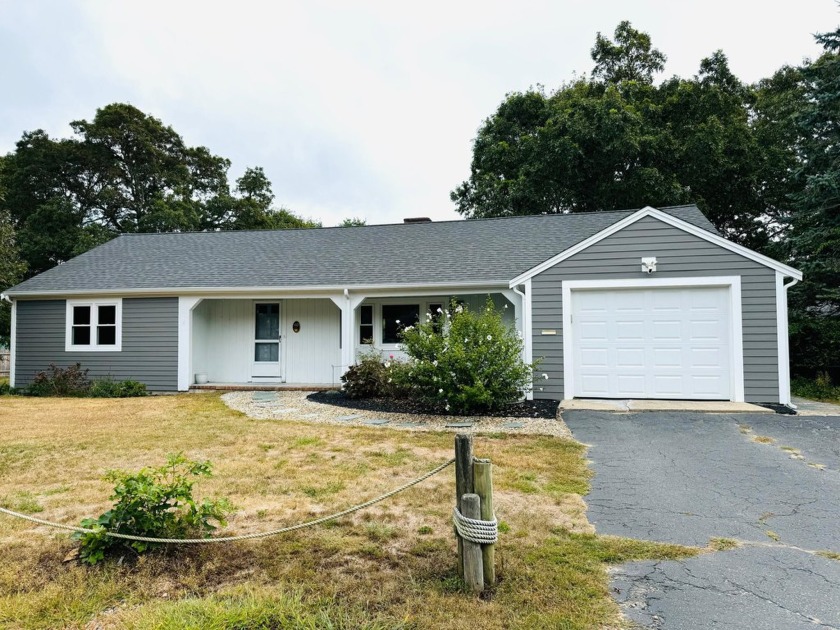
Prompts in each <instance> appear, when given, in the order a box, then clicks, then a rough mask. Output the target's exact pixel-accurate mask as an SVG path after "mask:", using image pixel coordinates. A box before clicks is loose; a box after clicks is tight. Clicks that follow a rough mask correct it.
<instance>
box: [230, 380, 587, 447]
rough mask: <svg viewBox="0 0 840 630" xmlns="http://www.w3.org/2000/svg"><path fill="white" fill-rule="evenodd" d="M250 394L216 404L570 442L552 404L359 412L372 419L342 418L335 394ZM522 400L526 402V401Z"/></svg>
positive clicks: (256, 413)
mask: <svg viewBox="0 0 840 630" xmlns="http://www.w3.org/2000/svg"><path fill="white" fill-rule="evenodd" d="M319 393H320V392H319ZM254 394H255V393H254V392H247V391H244V392H243V391H236V392H228V393H226V394H224V395H222V400H223V401H224V403H225V404H226V405H227V406H228V407H230V408H231V409H235V410H236V411H241V412H242V413H244V414H245V415H247V416H248V417H250V418H255V419H258V420H283V421H287V422H293V421H299V422H307V423H311V424H333V425H350V426H364V427H368V428H373V427H381V428H383V429H393V430H397V431H451V432H453V433H454V432H459V433H523V434H538V435H553V436H557V437H562V438H569V439H572V435H571V432H570V431H569V429H568V427H567V426H566V423H565V422H563V419H562V417H560V415H559V414H558V412H557V403H556V402H555V401H542V400H541V401H533V402H534V403H538V404H537V405H535V406H534V407H532V408H541V409H543V411H542V412H541V413H542V414H543V415H548V414H547V411H546V410H547V409H549V408H552V407H553V412H552V414H551V416H550V417H523V416H517V415H513V416H504V417H499V416H446V415H439V414H429V413H411V412H407V411H401V412H396V411H389V410H382V409H364V411H375V412H376V415H375V416H373V415H365V414H348V413H347V411H348V409H349V408H348V406H347V405H345V404H342V403H343V402H344V401H346V399H345V398H344V396H342V395H340V394H332V395H330V394H326V393H323V395H321V396H319V398H318V401H317V402H316V401H313V400H312V399H311V396H309V395H308V393H307V392H297V391H280V392H276V397H277V398H276V400H275V401H259V400H255V396H254ZM354 402H362V401H354ZM528 402H529V403H530V402H531V401H528ZM332 403H337V404H332ZM292 410H294V411H292ZM520 411H521V408H520ZM373 420H385V421H386V422H387V424H385V423H383V424H371V421H373ZM447 425H459V426H447ZM506 425H507V426H506ZM514 425H521V426H514Z"/></svg>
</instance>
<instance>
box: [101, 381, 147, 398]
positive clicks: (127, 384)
mask: <svg viewBox="0 0 840 630" xmlns="http://www.w3.org/2000/svg"><path fill="white" fill-rule="evenodd" d="M89 394H90V396H91V397H92V398H136V397H138V396H148V394H149V392H148V391H147V390H146V385H145V383H141V382H139V381H132V380H126V381H115V380H112V379H110V378H104V379H101V380H98V381H94V382H93V383H91V386H90V392H89Z"/></svg>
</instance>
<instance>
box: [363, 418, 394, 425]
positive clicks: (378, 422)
mask: <svg viewBox="0 0 840 630" xmlns="http://www.w3.org/2000/svg"><path fill="white" fill-rule="evenodd" d="M389 422H390V420H386V419H385V418H371V419H370V420H362V424H372V425H374V426H381V425H383V424H388V423H389Z"/></svg>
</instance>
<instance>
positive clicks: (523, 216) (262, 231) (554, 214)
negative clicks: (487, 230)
mask: <svg viewBox="0 0 840 630" xmlns="http://www.w3.org/2000/svg"><path fill="white" fill-rule="evenodd" d="M696 205H697V204H693V203H690V204H683V205H678V206H662V207H659V208H657V209H658V210H673V209H676V208H692V207H696ZM645 207H647V206H645ZM651 207H653V206H651ZM643 209H644V208H626V209H624V210H588V211H584V212H550V213H549V212H545V213H542V214H517V215H513V216H507V217H478V218H468V219H445V220H443V221H429V222H428V223H374V224H372V225H348V226H344V225H326V226H323V225H322V226H318V227H309V228H305V227H287V228H275V229H271V228H268V229H250V230H185V231H183V232H123V233H120V234H118V235H117V236H118V237H122V236H165V235H179V234H236V233H240V234H249V233H250V234H254V233H257V234H267V233H270V232H312V231H319V230H352V229H363V228H375V227H379V228H382V227H400V226H403V227H418V226H429V225H445V224H449V223H479V222H485V221H487V222H489V221H507V220H512V219H538V218H543V217H553V218H560V217H571V216H587V215H589V216H591V215H593V214H598V215H602V214H626V213H628V212H629V213H633V212H638V211H639V210H643Z"/></svg>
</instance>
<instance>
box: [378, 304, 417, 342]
mask: <svg viewBox="0 0 840 630" xmlns="http://www.w3.org/2000/svg"><path fill="white" fill-rule="evenodd" d="M418 321H420V305H419V304H383V305H382V343H400V341H402V339H401V334H402V331H403V329H404V328H405V327H406V326H414V325H415V324H416V323H417V322H418Z"/></svg>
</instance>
